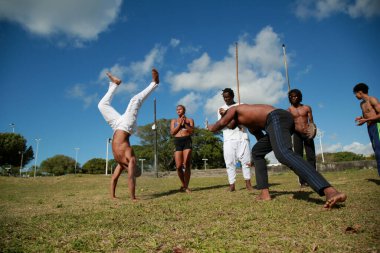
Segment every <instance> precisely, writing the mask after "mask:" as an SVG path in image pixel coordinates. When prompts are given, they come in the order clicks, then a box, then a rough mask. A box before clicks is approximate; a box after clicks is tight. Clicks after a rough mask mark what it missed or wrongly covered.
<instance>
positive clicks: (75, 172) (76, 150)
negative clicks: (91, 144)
mask: <svg viewBox="0 0 380 253" xmlns="http://www.w3.org/2000/svg"><path fill="white" fill-rule="evenodd" d="M74 149H75V169H74V174H77V163H78V151H79V149H80V148H74Z"/></svg>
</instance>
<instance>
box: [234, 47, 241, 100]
mask: <svg viewBox="0 0 380 253" xmlns="http://www.w3.org/2000/svg"><path fill="white" fill-rule="evenodd" d="M235 48H236V85H237V94H238V104H239V105H240V85H239V60H238V58H239V52H238V43H237V42H236V43H235Z"/></svg>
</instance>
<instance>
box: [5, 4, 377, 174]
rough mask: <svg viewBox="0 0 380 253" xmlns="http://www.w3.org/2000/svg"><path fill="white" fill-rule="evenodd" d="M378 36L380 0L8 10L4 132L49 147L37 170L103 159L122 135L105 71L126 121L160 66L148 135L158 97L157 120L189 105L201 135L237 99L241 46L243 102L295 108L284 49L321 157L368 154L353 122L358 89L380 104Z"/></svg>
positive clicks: (146, 111)
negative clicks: (111, 114) (318, 135)
mask: <svg viewBox="0 0 380 253" xmlns="http://www.w3.org/2000/svg"><path fill="white" fill-rule="evenodd" d="M379 28H380V2H379V1H377V0H351V1H350V0H323V1H322V0H318V1H308V0H298V1H253V0H239V1H227V0H220V1H218V3H217V4H216V2H215V1H207V0H203V1H200V0H199V1H198V0H196V1H179V0H177V1H174V0H173V1H170V0H162V1H147V0H135V1H122V0H98V1H92V0H81V1H77V0H66V1H60V0H35V1H28V0H19V1H12V0H4V1H1V2H0V66H1V67H0V89H1V93H0V108H1V109H0V115H1V117H0V131H1V132H11V131H12V130H13V129H12V128H11V127H10V124H11V123H14V124H15V128H14V130H15V132H17V133H20V134H22V135H23V136H24V137H25V138H26V139H27V140H28V143H27V145H32V146H33V149H34V150H36V141H35V139H36V138H40V139H41V141H40V144H39V153H38V164H40V162H41V161H43V160H45V159H47V158H49V157H52V156H54V155H56V154H63V155H67V156H70V157H73V158H75V155H76V153H75V148H80V149H79V151H78V162H79V163H81V164H82V165H83V164H84V163H85V162H86V161H88V160H89V159H92V158H98V157H100V158H105V157H106V139H107V138H108V137H112V130H111V128H110V127H109V126H108V125H107V123H106V122H105V121H104V120H103V118H102V116H101V115H100V113H99V111H98V108H97V103H98V101H99V100H100V98H101V97H102V96H103V94H104V93H105V92H106V90H107V86H108V81H107V79H106V78H105V75H104V73H105V71H107V70H110V71H111V72H112V73H114V74H115V75H117V76H119V77H120V78H122V79H123V84H122V86H121V87H122V88H120V91H119V93H118V94H116V96H115V98H114V102H113V104H114V107H115V108H116V109H117V110H119V111H124V110H125V108H126V106H127V103H128V101H129V99H130V98H131V96H132V95H133V94H135V93H137V92H138V91H140V90H141V89H143V88H144V87H145V86H146V85H147V84H148V83H149V81H150V80H151V75H150V69H151V68H152V67H153V66H154V67H156V68H157V69H158V70H159V72H160V76H161V83H160V87H159V88H158V89H157V90H156V91H155V92H154V93H153V94H152V95H151V96H150V97H149V98H148V99H147V100H146V101H145V103H144V105H143V106H142V108H141V110H140V112H139V118H138V125H145V124H148V123H151V122H152V121H153V99H154V98H156V100H157V117H158V118H175V117H176V113H175V106H176V105H177V104H179V103H181V104H184V105H185V106H186V107H187V109H188V110H187V116H188V117H192V118H194V120H195V124H196V125H197V126H203V125H204V124H203V122H204V120H205V118H208V119H209V121H211V122H213V121H215V120H216V111H217V108H218V107H219V106H220V105H222V104H223V100H222V97H221V95H220V94H221V90H222V89H223V88H226V87H231V88H233V89H234V90H235V91H236V72H235V71H236V66H235V43H236V42H238V48H239V81H240V93H241V101H242V102H244V103H266V104H272V105H274V106H276V107H278V108H284V109H286V108H287V107H288V106H289V102H288V99H287V96H286V93H287V83H286V78H285V71H284V62H283V54H282V47H281V45H282V44H285V45H286V52H287V62H288V71H289V77H290V85H291V88H298V89H300V90H301V91H302V92H303V97H304V100H303V102H304V104H307V105H310V106H311V107H312V108H313V114H314V120H315V122H316V124H317V126H318V127H319V128H320V129H322V131H323V132H324V135H323V138H322V142H323V150H324V151H330V152H336V151H342V150H344V151H352V152H355V153H361V154H370V153H372V150H371V147H370V143H369V139H368V135H367V130H366V127H365V126H362V127H357V126H355V123H354V118H355V117H356V116H359V115H360V114H361V110H360V107H359V101H357V99H356V98H355V97H354V95H353V93H352V88H353V86H354V85H355V84H356V83H358V82H365V83H367V84H368V85H369V87H370V90H369V93H370V95H373V96H376V97H378V98H379V96H380V89H379V87H380V86H379V84H380V75H379V66H380V46H379V45H380V32H379V31H380V29H379ZM138 142H139V140H138V138H136V137H133V138H132V144H138ZM254 142H255V141H254V140H253V139H252V142H251V145H252V144H254ZM316 144H317V145H316V148H317V151H318V152H320V146H319V140H318V139H316ZM111 157H112V155H111ZM33 164H34V161H31V163H30V164H29V165H28V166H31V165H33Z"/></svg>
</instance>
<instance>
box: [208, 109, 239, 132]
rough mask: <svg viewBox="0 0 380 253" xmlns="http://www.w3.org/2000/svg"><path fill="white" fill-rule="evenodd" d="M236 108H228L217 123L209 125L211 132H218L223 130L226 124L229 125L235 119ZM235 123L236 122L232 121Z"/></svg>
mask: <svg viewBox="0 0 380 253" xmlns="http://www.w3.org/2000/svg"><path fill="white" fill-rule="evenodd" d="M235 112H236V108H234V107H232V108H230V109H228V110H227V112H226V113H225V114H224V116H223V117H222V118H221V119H219V120H218V121H217V122H215V124H211V125H207V129H208V130H209V131H211V132H217V131H219V130H222V129H223V128H224V127H225V126H227V125H228V124H229V123H231V121H234V122H235V120H234V116H235ZM231 124H235V125H236V122H235V123H231ZM235 127H236V126H235Z"/></svg>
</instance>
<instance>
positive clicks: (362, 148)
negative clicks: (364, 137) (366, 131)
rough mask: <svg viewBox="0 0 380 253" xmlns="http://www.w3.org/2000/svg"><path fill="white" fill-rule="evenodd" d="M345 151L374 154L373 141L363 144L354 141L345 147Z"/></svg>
mask: <svg viewBox="0 0 380 253" xmlns="http://www.w3.org/2000/svg"><path fill="white" fill-rule="evenodd" d="M343 151H349V152H353V153H356V154H363V155H371V154H373V149H372V145H371V143H368V144H362V143H359V142H353V143H351V144H349V145H346V146H344V147H343Z"/></svg>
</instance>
